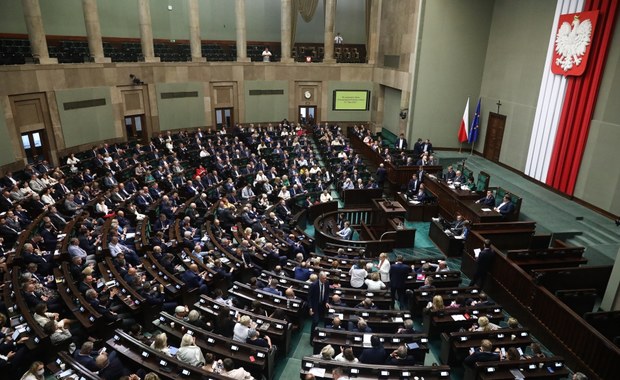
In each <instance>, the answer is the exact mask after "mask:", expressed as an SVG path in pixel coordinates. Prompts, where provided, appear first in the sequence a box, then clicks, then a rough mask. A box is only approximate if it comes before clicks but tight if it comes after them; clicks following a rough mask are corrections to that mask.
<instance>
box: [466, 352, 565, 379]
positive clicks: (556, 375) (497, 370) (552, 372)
mask: <svg viewBox="0 0 620 380" xmlns="http://www.w3.org/2000/svg"><path fill="white" fill-rule="evenodd" d="M491 368H492V370H491ZM511 370H517V371H519V372H520V374H519V375H520V376H522V377H523V378H524V379H549V380H551V379H565V378H566V377H567V376H568V374H569V372H568V368H566V366H564V359H563V358H562V357H559V356H554V357H550V358H532V359H525V360H515V361H511V360H503V361H499V362H480V363H476V366H475V368H474V369H471V368H466V369H465V376H464V377H463V379H464V380H474V379H480V380H513V379H514V378H515V375H513V374H512V372H511Z"/></svg>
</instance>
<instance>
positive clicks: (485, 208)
mask: <svg viewBox="0 0 620 380" xmlns="http://www.w3.org/2000/svg"><path fill="white" fill-rule="evenodd" d="M480 210H482V211H484V212H491V211H493V210H491V209H490V208H488V207H483V208H481V209H480Z"/></svg>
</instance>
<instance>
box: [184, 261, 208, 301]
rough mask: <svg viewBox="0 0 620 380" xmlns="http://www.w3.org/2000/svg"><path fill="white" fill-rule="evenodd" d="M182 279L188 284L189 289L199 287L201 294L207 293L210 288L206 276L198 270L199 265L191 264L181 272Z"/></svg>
mask: <svg viewBox="0 0 620 380" xmlns="http://www.w3.org/2000/svg"><path fill="white" fill-rule="evenodd" d="M181 280H182V281H183V282H184V283H185V284H186V285H187V289H194V288H199V289H200V293H201V294H207V292H208V291H209V288H208V287H207V282H206V281H205V279H204V277H203V276H201V275H200V273H199V272H198V265H196V264H191V265H190V266H189V270H186V271H185V272H183V274H181Z"/></svg>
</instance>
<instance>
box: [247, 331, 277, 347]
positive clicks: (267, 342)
mask: <svg viewBox="0 0 620 380" xmlns="http://www.w3.org/2000/svg"><path fill="white" fill-rule="evenodd" d="M246 343H249V344H252V345H255V346H259V347H265V348H271V347H272V345H271V338H269V336H267V335H265V337H264V338H261V337H260V333H259V332H258V330H256V329H250V331H248V339H246Z"/></svg>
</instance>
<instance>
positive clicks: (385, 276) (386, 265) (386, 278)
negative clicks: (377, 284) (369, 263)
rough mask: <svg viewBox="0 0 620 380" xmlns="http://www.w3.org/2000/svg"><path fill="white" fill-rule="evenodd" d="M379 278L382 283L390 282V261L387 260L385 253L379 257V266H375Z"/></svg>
mask: <svg viewBox="0 0 620 380" xmlns="http://www.w3.org/2000/svg"><path fill="white" fill-rule="evenodd" d="M375 267H376V268H377V270H378V271H379V275H380V276H381V281H383V282H384V283H386V282H390V260H388V257H387V253H385V252H381V254H380V255H379V264H377V265H375Z"/></svg>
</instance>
